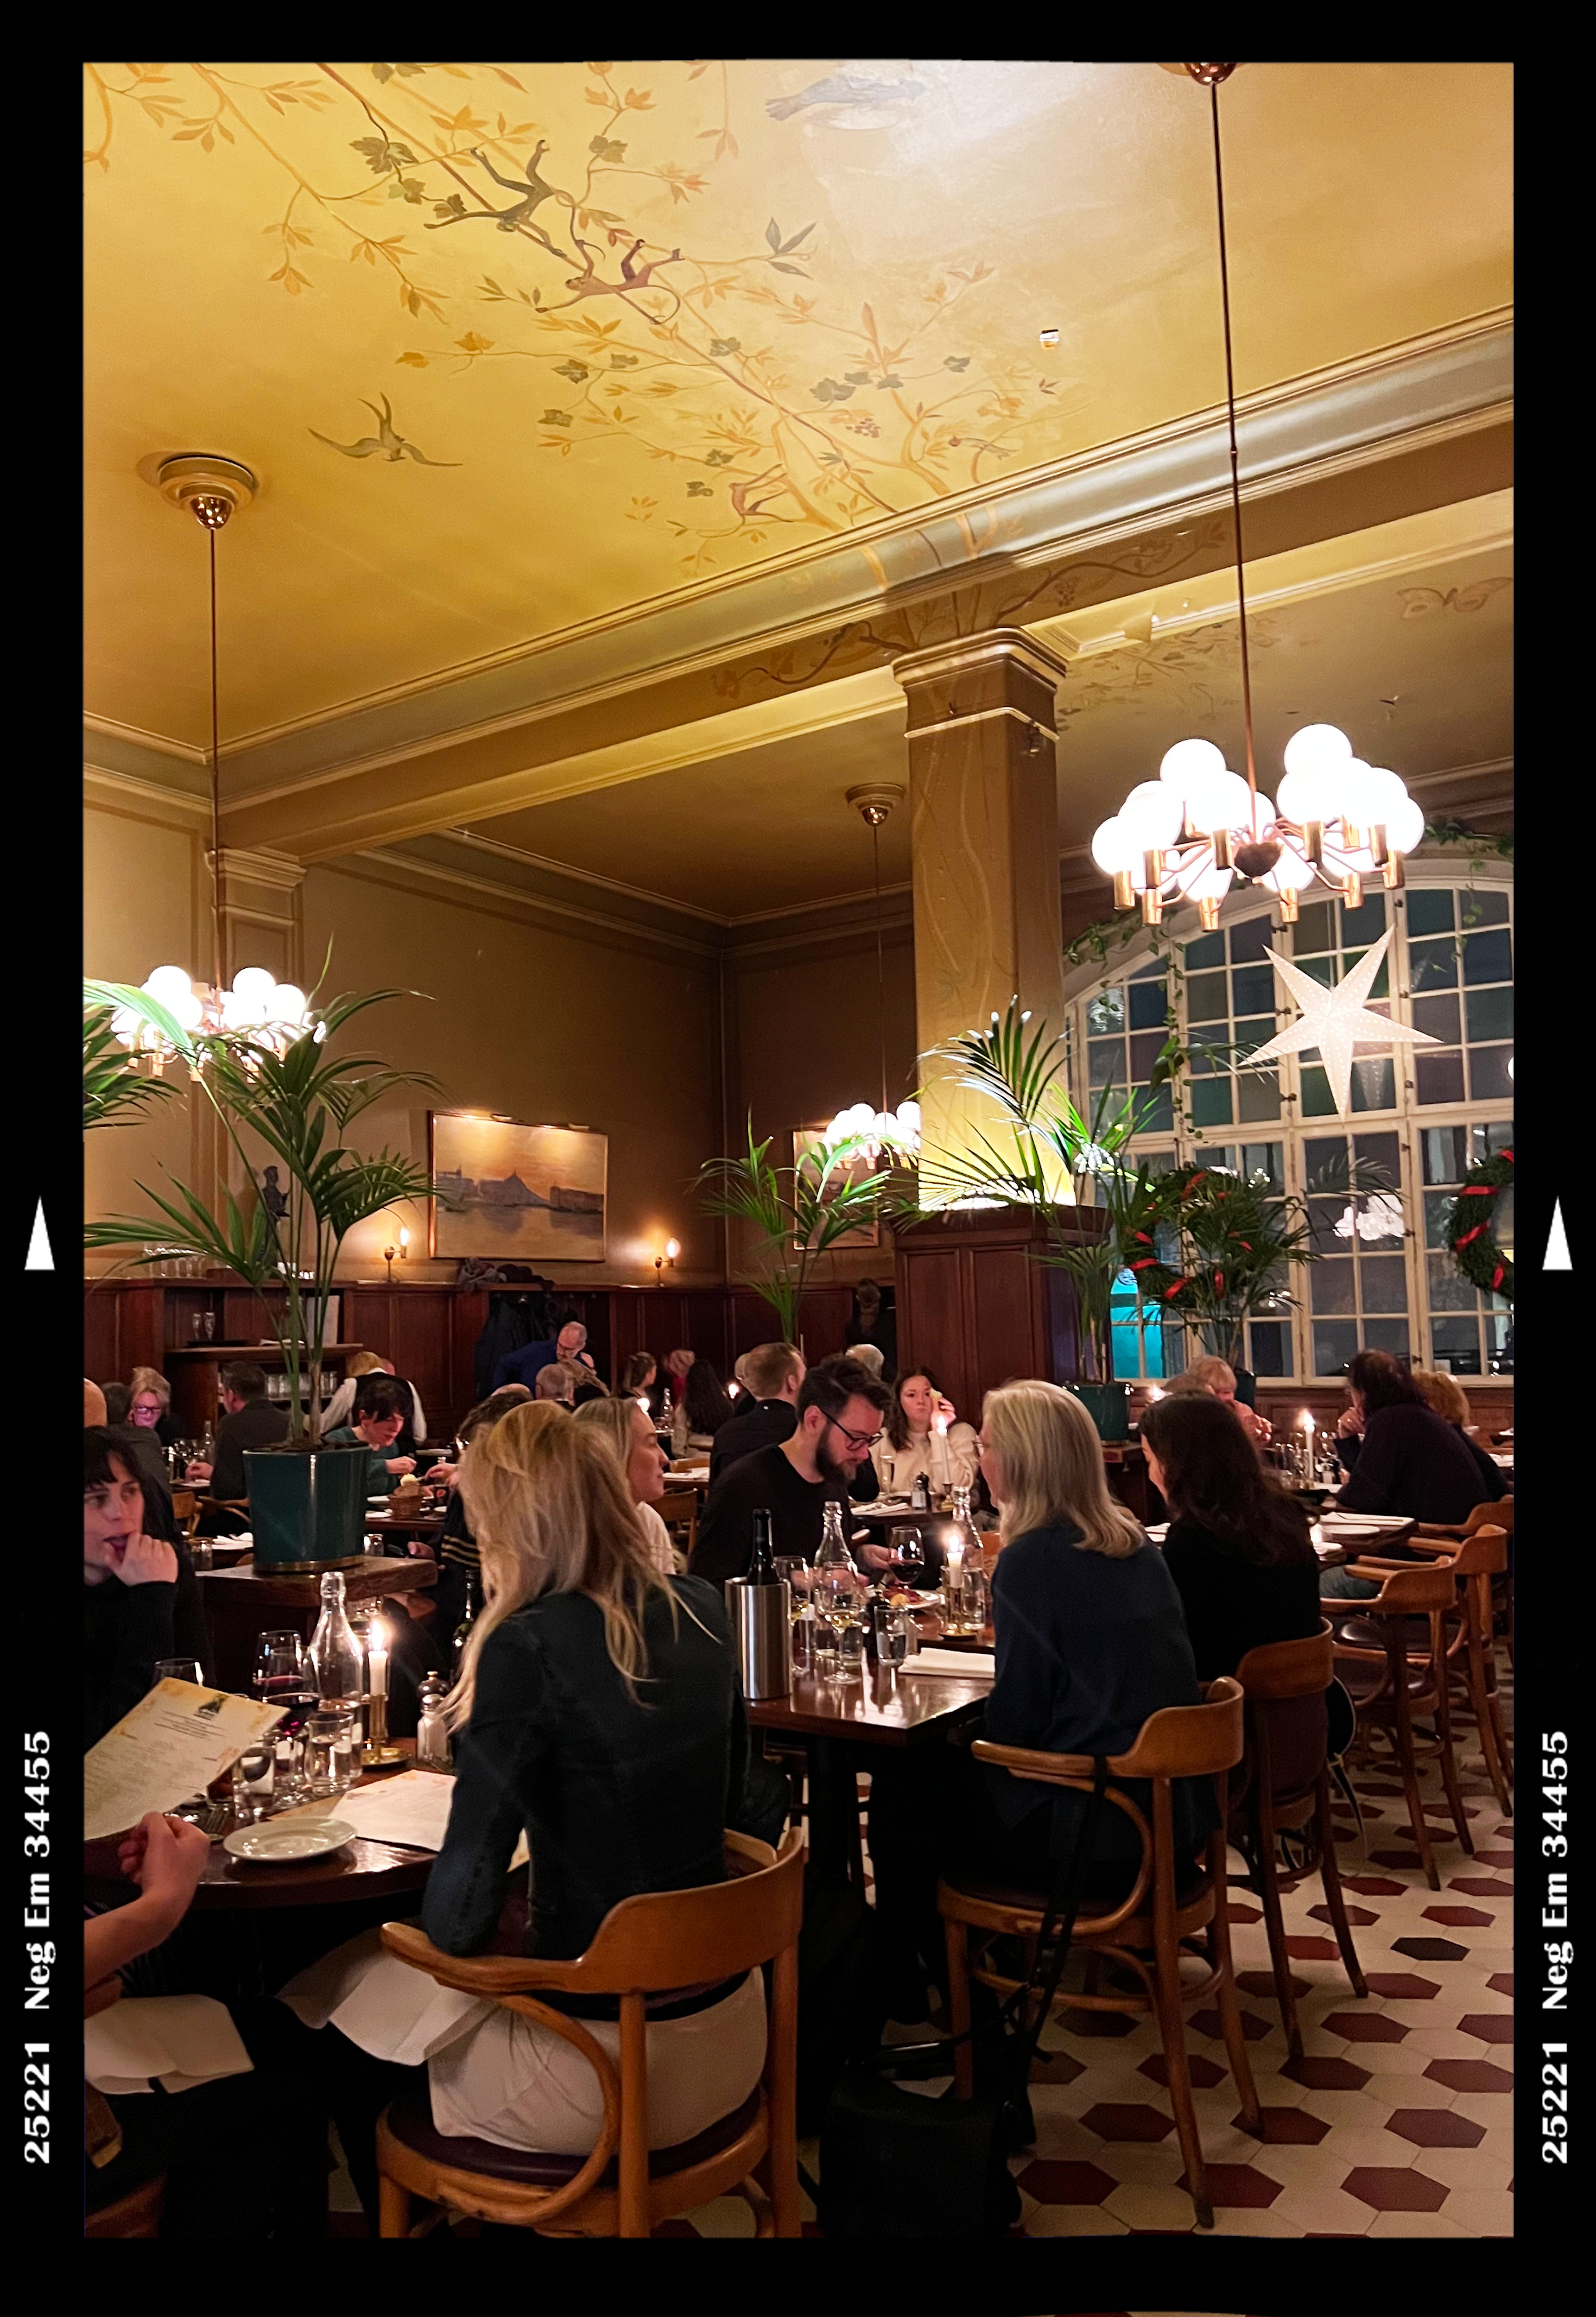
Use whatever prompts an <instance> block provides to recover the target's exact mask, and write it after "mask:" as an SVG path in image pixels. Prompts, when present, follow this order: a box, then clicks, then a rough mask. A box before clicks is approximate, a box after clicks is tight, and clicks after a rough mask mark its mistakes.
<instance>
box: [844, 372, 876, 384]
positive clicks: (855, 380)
mask: <svg viewBox="0 0 1596 2317" xmlns="http://www.w3.org/2000/svg"><path fill="white" fill-rule="evenodd" d="M843 377H844V378H845V379H846V380H847V381H848V383H849V385H850V386H869V382H870V374H869V371H868V370H845V371H843Z"/></svg>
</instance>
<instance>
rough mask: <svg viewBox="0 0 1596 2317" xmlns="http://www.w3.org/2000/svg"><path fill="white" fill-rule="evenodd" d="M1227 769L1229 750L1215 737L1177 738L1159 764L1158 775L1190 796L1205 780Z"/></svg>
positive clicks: (1183, 794) (1172, 786)
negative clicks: (1226, 757) (1227, 752)
mask: <svg viewBox="0 0 1596 2317" xmlns="http://www.w3.org/2000/svg"><path fill="white" fill-rule="evenodd" d="M1224 770H1225V752H1224V750H1223V749H1222V748H1217V747H1215V746H1214V744H1213V742H1212V741H1211V740H1177V741H1176V742H1175V745H1174V747H1172V748H1171V749H1169V750H1167V751H1166V752H1165V755H1164V761H1163V763H1162V764H1161V765H1159V767H1158V777H1159V779H1160V780H1161V781H1167V782H1168V783H1169V785H1170V786H1171V788H1172V789H1175V790H1178V791H1179V792H1180V793H1181V795H1182V796H1190V793H1191V792H1192V790H1193V789H1195V788H1198V787H1199V786H1200V785H1201V784H1202V783H1203V782H1204V781H1211V780H1216V779H1217V777H1218V775H1219V774H1221V773H1222V772H1223V771H1224Z"/></svg>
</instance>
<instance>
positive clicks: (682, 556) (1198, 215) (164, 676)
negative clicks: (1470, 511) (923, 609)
mask: <svg viewBox="0 0 1596 2317" xmlns="http://www.w3.org/2000/svg"><path fill="white" fill-rule="evenodd" d="M1509 96H1510V86H1509V80H1508V71H1507V67H1502V66H1497V65H1490V64H1483V65H1482V64H1431V63H1424V64H1328V65H1326V64H1319V65H1295V64H1262V65H1248V66H1246V67H1244V68H1243V69H1242V70H1241V71H1240V72H1239V73H1238V74H1237V75H1236V76H1235V79H1234V81H1233V82H1232V83H1230V84H1229V85H1228V86H1227V87H1226V90H1225V92H1224V94H1223V97H1222V100H1221V102H1222V106H1223V112H1224V120H1225V127H1226V166H1227V192H1228V198H1229V202H1230V208H1231V218H1232V253H1233V275H1234V291H1235V326H1236V353H1237V363H1238V380H1237V383H1238V386H1239V388H1240V389H1241V390H1242V391H1243V392H1247V391H1250V390H1253V389H1259V388H1262V387H1265V386H1268V385H1271V384H1273V383H1276V382H1279V381H1280V380H1286V379H1288V378H1293V377H1297V376H1300V375H1302V374H1304V373H1305V372H1307V371H1314V370H1316V369H1319V368H1322V367H1324V366H1325V365H1328V364H1332V363H1334V362H1342V361H1346V360H1348V359H1351V358H1354V357H1356V356H1358V355H1360V354H1363V353H1368V352H1369V351H1370V350H1372V349H1375V348H1378V347H1381V346H1386V345H1391V344H1397V343H1399V342H1401V341H1403V340H1405V339H1407V338H1410V337H1413V336H1415V335H1420V334H1422V333H1424V332H1427V331H1431V330H1433V329H1437V328H1440V327H1444V326H1446V325H1448V324H1451V323H1455V322H1458V321H1459V320H1461V319H1463V318H1467V317H1468V316H1470V315H1473V314H1477V313H1481V312H1484V311H1485V310H1487V309H1493V308H1496V307H1498V306H1500V305H1502V304H1503V303H1504V302H1505V301H1506V300H1507V299H1508V297H1509V296H1510V294H1511V292H1510V278H1509V249H1508V230H1509V216H1508V168H1509V159H1510V157H1509V149H1508V136H1509V131H1508V121H1509ZM85 157H86V167H85V176H86V207H85V225H86V257H85V268H86V273H85V281H86V290H85V295H86V323H85V333H86V335H85V357H86V385H85V396H86V418H87V468H88V477H87V545H86V559H85V566H86V571H87V588H88V610H87V631H88V669H87V678H86V704H87V706H88V708H89V710H90V711H91V712H93V713H94V714H96V715H99V716H102V717H104V718H107V719H110V720H112V721H115V722H118V723H121V724H124V725H127V726H129V727H131V728H133V729H137V730H141V731H145V732H148V733H153V734H156V735H161V736H165V737H166V738H172V739H175V740H177V741H180V742H183V743H185V744H189V745H193V744H196V743H198V742H200V741H201V739H202V738H203V737H204V734H205V726H206V707H205V697H206V695H205V675H206V664H205V654H204V644H203V635H202V631H201V613H202V607H203V592H202V577H203V554H202V550H201V542H200V541H199V538H198V534H197V532H194V531H193V530H192V526H191V525H190V524H189V523H188V522H187V521H186V519H184V518H183V517H180V516H179V515H177V514H174V513H173V512H172V511H171V510H170V509H168V508H167V507H166V506H165V505H164V504H163V503H162V501H161V500H160V498H159V497H157V495H156V492H155V491H154V490H153V489H152V488H150V486H149V484H148V483H147V481H146V480H145V479H142V478H141V476H140V473H139V471H138V469H139V466H140V462H141V461H142V462H147V461H151V460H153V459H156V458H158V457H159V456H160V455H162V454H164V453H168V452H176V451H188V450H196V449H210V450H216V451H221V452H227V453H230V454H231V455H233V456H235V457H236V458H240V459H243V460H245V461H247V462H248V463H249V464H250V465H251V466H252V467H254V468H255V469H256V470H258V472H259V473H260V475H261V476H262V478H263V486H264V488H263V492H262V496H261V497H260V499H259V501H258V502H257V504H256V505H255V506H254V507H253V508H252V509H250V510H249V511H248V513H247V514H245V516H243V517H242V518H240V520H239V523H238V524H237V527H236V530H235V532H233V533H232V534H230V535H229V536H227V537H226V538H225V539H224V540H223V541H222V543H221V562H222V568H223V579H224V586H223V613H222V654H223V667H224V695H223V729H224V736H225V737H227V738H234V739H236V738H242V737H243V736H245V735H246V734H257V733H261V732H263V731H266V730H270V729H277V728H279V727H281V726H282V725H283V724H285V723H290V722H293V721H295V720H301V719H305V718H309V717H315V716H317V715H320V714H324V713H326V712H327V711H331V710H332V709H334V708H335V707H337V706H340V705H342V704H344V703H347V702H352V701H355V700H361V699H368V698H370V697H371V696H372V695H374V694H379V693H385V692H390V691H392V690H394V689H396V688H403V687H408V686H414V685H417V684H424V683H426V682H427V681H429V680H430V679H432V678H435V677H436V676H438V675H441V673H442V672H444V671H446V670H456V669H459V668H461V667H464V666H472V665H477V664H479V663H481V662H482V661H484V660H486V659H491V658H494V657H495V656H498V655H504V654H506V653H513V651H515V650H516V649H519V648H521V647H522V646H524V645H526V644H528V643H529V642H531V641H532V640H536V639H538V638H540V637H546V636H548V634H550V633H552V632H556V631H560V630H563V629H566V628H569V627H571V626H572V625H574V624H576V623H580V622H591V621H595V620H598V621H602V620H603V619H604V618H606V617H610V616H613V615H615V614H616V613H619V612H620V611H622V610H624V609H626V608H628V607H630V606H635V605H637V604H642V603H646V602H651V601H654V600H656V599H658V598H661V597H664V596H669V595H673V594H675V593H677V592H679V591H681V590H682V589H684V588H688V589H691V588H692V587H694V586H701V585H704V584H707V583H709V582H712V581H719V582H724V579H725V578H726V577H727V575H735V574H736V573H737V572H739V571H742V570H746V569H748V568H751V567H753V566H755V565H762V564H764V563H767V562H768V561H770V560H771V559H774V558H780V557H782V556H786V555H790V554H792V553H794V552H801V551H802V550H806V549H808V548H813V547H815V546H816V545H818V544H822V543H824V542H825V541H826V540H827V539H828V538H832V537H834V536H836V535H837V534H839V533H842V532H847V531H849V530H851V529H852V528H855V527H858V526H860V525H863V524H867V523H874V522H878V521H879V520H881V519H882V518H883V517H886V516H888V515H891V514H902V513H905V512H909V511H912V510H914V509H915V508H917V507H921V506H924V505H929V504H931V503H932V502H934V501H936V500H938V499H939V498H941V497H946V496H947V495H949V494H951V493H956V492H963V491H967V490H968V489H969V488H971V487H972V486H979V485H981V484H983V483H986V482H990V481H994V480H999V479H1007V478H1011V477H1012V476H1014V475H1016V474H1018V473H1021V472H1023V471H1024V470H1026V469H1028V468H1034V467H1037V466H1040V465H1045V464H1047V463H1048V462H1050V461H1055V460H1057V459H1060V458H1063V457H1067V456H1070V455H1073V454H1075V453H1078V452H1082V451H1083V450H1085V449H1088V448H1091V447H1092V446H1094V445H1099V444H1103V443H1110V442H1113V441H1116V440H1118V439H1119V438H1121V437H1123V436H1126V435H1128V434H1133V433H1136V432H1137V431H1139V430H1141V429H1144V428H1147V427H1150V426H1154V425H1159V424H1161V423H1163V422H1165V421H1168V420H1171V419H1174V418H1177V417H1180V416H1184V415H1187V414H1189V413H1190V412H1192V411H1194V410H1198V409H1201V408H1206V407H1210V406H1211V405H1213V404H1214V403H1215V402H1216V401H1217V399H1218V398H1219V396H1220V393H1221V389H1222V379H1221V366H1220V345H1219V336H1218V328H1217V311H1216V301H1215V273H1216V267H1215V255H1214V240H1213V204H1212V184H1211V176H1210V158H1209V146H1208V108H1207V99H1206V97H1205V96H1204V95H1203V94H1201V93H1200V92H1199V91H1198V90H1197V89H1196V88H1194V87H1193V86H1191V85H1189V84H1188V83H1186V82H1185V81H1184V80H1183V79H1181V78H1178V77H1176V76H1172V75H1171V74H1169V73H1167V72H1164V71H1161V70H1160V69H1159V68H1158V67H1155V66H1153V65H1074V64H1046V65H1037V64H1029V63H979V62H975V63H969V62H963V63H961V62H955V61H946V60H935V59H933V60H930V61H926V60H922V59H914V60H905V59H896V60H887V61H885V62H860V61H858V60H853V59H825V58H822V59H807V60H803V59H798V60H789V59H778V60H773V61H769V60H767V61H758V60H755V61H744V62H734V63H731V64H722V63H719V62H716V61H710V62H696V63H695V62H685V63H673V62H664V63H661V62H649V63H633V64H589V65H583V64H569V65H557V66H548V65H531V64H508V65H499V64H473V65H454V64H432V65H425V66H420V65H406V64H398V65H387V64H370V63H357V64H318V63H304V64H274V65H257V64H244V65H212V64H194V63H188V64H165V65H153V64H136V65H127V64H121V65H99V66H94V67H89V69H88V73H87V79H86V94H85ZM534 164H535V166H534ZM529 171H530V172H531V174H529ZM504 179H508V180H510V181H512V182H511V183H510V184H509V185H505V184H504V183H501V182H500V181H501V180H504ZM516 186H519V187H520V188H521V191H520V192H517V191H516V190H514V188H515V187H516ZM495 211H497V212H499V213H500V214H498V215H497V216H495V215H494V214H493V212H495ZM1044 328H1057V330H1058V332H1059V343H1058V344H1057V347H1056V348H1053V349H1044V348H1043V347H1042V346H1041V345H1040V344H1039V332H1040V331H1041V330H1042V329H1044Z"/></svg>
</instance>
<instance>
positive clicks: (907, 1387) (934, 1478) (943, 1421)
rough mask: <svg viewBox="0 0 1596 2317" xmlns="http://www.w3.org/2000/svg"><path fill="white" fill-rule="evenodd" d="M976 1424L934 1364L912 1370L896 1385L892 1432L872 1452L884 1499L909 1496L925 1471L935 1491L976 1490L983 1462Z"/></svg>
mask: <svg viewBox="0 0 1596 2317" xmlns="http://www.w3.org/2000/svg"><path fill="white" fill-rule="evenodd" d="M980 1453H981V1452H980V1448H979V1446H978V1445H977V1443H976V1431H975V1427H974V1426H973V1425H971V1424H961V1423H960V1422H959V1421H958V1416H957V1414H956V1412H955V1410H954V1407H953V1403H952V1401H951V1400H950V1399H949V1398H948V1397H947V1395H946V1393H945V1392H944V1391H943V1390H942V1387H941V1384H940V1383H939V1382H937V1380H936V1378H935V1376H933V1375H932V1372H931V1370H930V1369H929V1368H923V1367H920V1368H907V1369H905V1372H904V1373H903V1374H902V1375H901V1376H899V1378H898V1380H897V1382H896V1384H895V1385H894V1386H893V1391H892V1405H891V1406H890V1407H889V1408H888V1409H887V1436H886V1438H885V1439H884V1440H878V1441H877V1443H876V1445H875V1447H874V1448H873V1449H872V1450H871V1452H870V1454H871V1455H872V1456H873V1458H874V1460H875V1466H876V1478H877V1480H878V1481H879V1482H880V1485H881V1494H882V1495H883V1496H884V1497H892V1496H898V1497H906V1496H907V1495H908V1494H909V1493H910V1491H911V1490H912V1489H913V1488H914V1482H915V1481H916V1480H917V1479H918V1478H919V1476H920V1474H921V1473H922V1472H923V1473H924V1474H925V1477H926V1479H927V1480H928V1481H930V1482H931V1488H932V1495H933V1496H935V1497H941V1496H945V1495H946V1493H947V1491H948V1490H949V1489H968V1488H973V1487H974V1485H975V1481H976V1469H977V1466H978V1464H979V1462H980Z"/></svg>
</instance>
